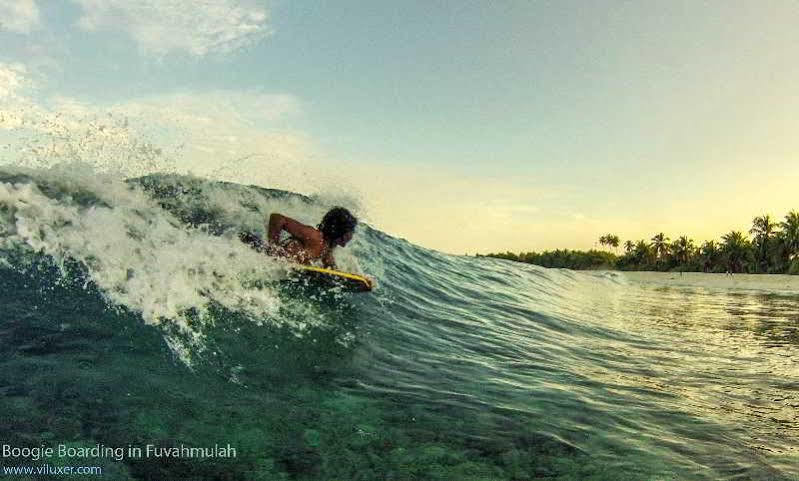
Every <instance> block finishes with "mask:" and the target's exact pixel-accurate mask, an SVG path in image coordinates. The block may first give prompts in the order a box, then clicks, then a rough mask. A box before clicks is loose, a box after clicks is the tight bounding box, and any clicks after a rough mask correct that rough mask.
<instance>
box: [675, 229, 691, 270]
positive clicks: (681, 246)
mask: <svg viewBox="0 0 799 481" xmlns="http://www.w3.org/2000/svg"><path fill="white" fill-rule="evenodd" d="M671 252H672V254H674V259H675V260H676V261H677V263H678V264H679V265H681V266H685V265H687V264H688V262H689V261H690V260H691V256H692V254H693V252H694V241H693V240H691V239H689V238H688V237H686V236H680V238H679V239H677V240H676V241H674V244H672V246H671Z"/></svg>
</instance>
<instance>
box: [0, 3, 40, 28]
mask: <svg viewBox="0 0 799 481" xmlns="http://www.w3.org/2000/svg"><path fill="white" fill-rule="evenodd" d="M40 26H41V23H40V20H39V7H38V6H37V5H36V2H35V1H34V0H0V31H2V30H8V31H10V32H14V33H30V32H31V30H34V29H36V28H39V27H40Z"/></svg>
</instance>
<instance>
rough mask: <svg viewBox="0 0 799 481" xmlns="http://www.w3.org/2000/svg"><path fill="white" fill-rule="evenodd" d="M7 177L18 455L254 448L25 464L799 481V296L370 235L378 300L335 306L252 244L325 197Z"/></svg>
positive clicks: (222, 471)
mask: <svg viewBox="0 0 799 481" xmlns="http://www.w3.org/2000/svg"><path fill="white" fill-rule="evenodd" d="M0 174H2V175H0V223H2V228H0V240H2V244H0V246H2V255H1V256H2V258H3V259H4V262H2V266H0V443H4V444H8V445H13V446H17V447H24V446H29V447H33V446H40V445H46V446H54V447H55V446H58V445H60V444H65V445H68V446H71V447H81V446H85V447H92V446H96V445H97V444H101V445H103V446H111V447H128V446H133V447H136V446H146V445H147V444H152V445H156V446H160V447H176V446H180V445H185V446H195V447H205V446H214V445H215V444H217V445H228V444H229V445H230V446H232V447H234V448H235V450H236V456H235V457H231V458H199V457H179V458H136V457H128V456H126V457H125V458H124V459H122V460H115V459H110V458H108V457H93V456H89V457H85V458H75V457H71V458H70V457H67V458H57V457H55V458H50V459H47V460H41V461H33V460H30V459H20V458H9V457H5V458H0V462H2V464H3V466H5V467H8V466H38V465H41V464H44V463H45V462H46V463H48V464H50V465H51V466H68V465H72V466H78V465H80V466H96V467H101V468H102V469H103V474H102V475H100V476H98V475H94V476H64V477H63V479H114V480H125V479H148V480H166V479H169V480H183V479H194V480H214V479H220V480H280V479H292V480H527V479H549V480H567V479H574V480H585V479H593V480H625V479H629V480H678V479H679V480H682V479H686V480H694V479H697V480H704V479H707V480H717V479H727V480H749V479H760V480H796V479H799V415H797V412H798V411H797V409H798V408H799V331H798V329H799V285H798V283H797V280H796V279H794V278H789V277H782V276H768V277H758V276H748V277H740V276H737V277H734V278H726V277H723V276H714V275H699V274H692V275H690V276H688V275H686V276H684V277H679V275H674V274H655V273H624V274H622V273H576V272H572V271H566V270H549V269H543V268H538V267H536V266H531V265H525V264H516V263H511V262H506V261H501V260H497V259H486V258H469V257H460V256H449V255H444V254H441V253H437V252H434V251H430V250H426V249H423V248H420V247H418V246H415V245H413V244H410V243H408V242H405V241H403V240H399V239H396V238H393V237H391V236H389V235H386V234H384V233H382V232H379V231H377V230H373V229H371V228H369V227H368V226H365V225H364V226H362V227H360V228H359V231H358V233H357V236H356V240H355V241H354V242H353V244H354V245H353V247H352V248H349V249H347V251H346V252H343V253H341V262H343V263H344V265H347V266H349V267H350V268H351V269H353V270H355V269H357V270H360V271H363V272H366V273H367V274H369V275H372V276H374V277H376V278H377V279H378V281H379V286H378V288H377V290H376V291H375V292H374V293H373V294H366V295H363V294H355V295H350V294H346V293H340V292H335V291H333V292H327V291H322V290H319V289H318V288H316V287H314V286H304V285H302V283H301V282H299V281H296V280H295V281H292V280H286V279H285V276H283V275H282V274H281V272H283V271H284V270H285V268H281V267H280V266H273V265H270V264H269V261H263V260H261V259H259V258H257V257H254V256H255V254H254V253H252V252H248V249H247V248H246V246H243V245H241V244H240V243H239V242H238V241H237V240H236V238H235V236H234V233H235V232H237V231H238V229H243V228H247V229H251V230H252V229H256V230H257V229H258V228H259V223H260V222H262V219H263V218H264V216H265V215H266V214H268V212H271V211H276V210H278V211H282V212H285V213H287V214H289V215H294V216H297V217H298V218H300V219H303V216H305V219H304V220H305V221H306V222H309V223H310V222H312V220H313V219H314V218H318V216H319V213H320V212H324V209H325V207H326V206H324V205H319V204H318V203H316V202H315V201H312V200H309V199H303V198H299V197H296V196H291V195H288V194H280V195H276V194H275V193H274V192H270V191H266V190H259V189H250V188H246V187H243V186H235V185H231V184H213V183H208V182H202V181H199V180H193V179H184V178H174V177H173V178H154V179H149V182H150V185H149V186H148V191H147V192H142V191H140V190H138V189H137V188H133V185H136V184H130V183H128V184H125V183H121V182H117V183H114V182H112V181H107V180H103V182H102V183H101V182H95V180H93V179H88V178H85V177H81V176H77V177H74V178H69V179H67V178H62V177H56V176H53V175H50V174H47V173H37V172H26V173H25V175H24V176H20V174H19V173H16V172H15V173H13V179H12V174H11V173H8V174H3V173H2V172H0ZM153 185H156V186H158V187H159V188H158V189H154V188H153ZM261 228H262V227H261ZM261 263H264V265H265V267H262V266H261ZM281 269H283V270H281ZM8 476H10V475H8ZM9 479H48V478H47V477H43V476H28V477H27V478H26V477H25V476H15V477H10V478H9ZM59 479H60V478H59Z"/></svg>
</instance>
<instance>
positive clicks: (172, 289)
mask: <svg viewBox="0 0 799 481" xmlns="http://www.w3.org/2000/svg"><path fill="white" fill-rule="evenodd" d="M4 170H5V171H6V172H10V171H11V170H9V169H4ZM13 172H14V173H18V174H22V175H24V176H27V177H28V178H30V179H31V180H30V181H25V180H20V181H16V182H15V183H9V182H0V225H1V226H2V229H0V246H2V247H5V248H12V247H20V246H23V247H26V248H29V249H31V250H34V251H40V252H43V253H44V254H47V255H49V256H51V257H52V258H53V259H54V260H55V261H56V262H57V263H59V264H60V265H62V266H63V265H64V263H65V262H66V261H67V260H68V259H74V260H77V261H79V262H80V263H82V264H83V265H84V266H85V267H86V269H87V271H88V275H89V277H90V279H91V281H93V282H94V283H95V284H96V285H97V286H98V287H99V289H100V290H101V292H102V293H103V294H104V295H105V296H106V298H107V299H108V300H109V301H110V302H111V303H113V304H116V305H120V306H125V307H127V308H129V309H131V310H134V311H137V312H139V313H141V316H142V317H143V319H144V320H145V322H147V323H150V324H160V323H162V322H164V321H165V320H170V321H172V322H175V323H176V324H177V325H178V327H180V328H181V329H182V330H183V331H184V332H186V333H189V334H191V335H192V336H194V337H195V338H199V337H201V334H200V332H199V331H197V330H196V329H194V328H192V327H190V323H189V319H188V317H189V314H188V312H191V313H192V314H191V315H192V316H199V318H200V319H201V320H202V319H203V318H204V316H205V315H206V314H207V310H208V308H209V306H210V305H211V304H212V303H216V304H218V305H221V306H223V307H224V308H227V309H230V310H233V311H236V312H238V313H244V314H246V315H247V316H249V317H251V318H252V319H254V320H256V321H259V320H263V319H266V318H270V319H275V318H276V317H275V316H276V315H277V314H278V310H279V308H280V301H279V298H278V296H277V294H276V292H275V291H274V289H273V288H272V287H269V285H270V281H273V280H277V279H280V278H282V277H285V275H286V272H287V268H286V267H287V264H286V263H285V262H282V261H279V260H276V259H272V258H268V257H265V256H263V255H261V254H259V253H257V252H255V251H253V250H252V249H250V248H248V247H247V246H245V245H244V244H242V243H240V242H238V241H237V240H235V241H234V238H233V235H232V234H231V235H229V236H215V235H211V234H209V233H207V232H206V231H204V230H203V229H200V228H190V227H187V226H186V225H185V224H183V223H181V222H180V221H179V220H178V219H177V218H176V217H174V216H173V215H172V214H170V213H169V212H167V211H166V210H164V209H163V208H161V206H159V205H158V204H157V203H156V202H154V201H153V200H152V199H150V198H149V197H148V196H147V194H146V193H144V192H143V191H142V190H140V188H138V187H134V186H133V185H131V184H129V183H125V182H123V181H122V180H121V179H120V178H114V177H112V176H108V175H98V174H96V173H94V172H91V171H89V172H87V171H83V170H81V169H69V170H68V169H65V168H59V169H54V170H49V171H31V170H27V169H14V170H13ZM53 192H59V193H60V194H58V195H54V194H53ZM241 192H242V193H241V195H242V196H244V195H247V194H246V190H242V191H241ZM86 196H92V197H94V198H95V199H94V200H92V201H88V202H87V201H80V200H79V199H81V198H85V197H86ZM211 197H213V195H212V196H211ZM251 197H253V198H252V199H250V200H253V199H254V196H252V195H251ZM206 199H207V198H206ZM214 199H215V200H214V201H213V202H214V206H213V207H215V208H218V209H226V210H227V212H226V213H224V214H222V217H227V220H229V221H233V222H241V223H242V225H251V226H252V225H254V224H256V223H257V222H259V221H260V222H263V213H264V212H268V211H269V210H270V209H276V208H277V207H282V208H283V210H284V211H285V210H288V211H293V210H295V209H298V208H299V206H298V205H296V203H294V202H290V201H289V202H286V203H284V205H282V206H277V205H273V204H274V203H272V202H261V203H260V204H258V205H256V209H255V210H254V211H251V212H248V213H246V214H245V213H243V212H242V209H241V207H240V206H239V208H238V209H236V208H235V203H236V202H238V201H239V200H240V199H231V198H228V197H226V196H224V195H222V194H219V195H218V196H217V197H215V198H214ZM237 217H238V218H237ZM253 281H264V282H260V283H258V284H257V285H258V286H259V287H253V286H254V285H255V284H253ZM313 322H314V319H313V318H306V319H305V320H304V323H305V324H308V323H313ZM294 327H297V328H298V329H301V328H302V327H304V326H294ZM196 340H199V339H196Z"/></svg>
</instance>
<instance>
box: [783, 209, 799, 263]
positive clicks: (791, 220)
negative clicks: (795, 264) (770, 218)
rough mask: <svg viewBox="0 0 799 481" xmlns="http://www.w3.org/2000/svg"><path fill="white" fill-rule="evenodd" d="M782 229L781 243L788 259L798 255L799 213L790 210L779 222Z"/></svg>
mask: <svg viewBox="0 0 799 481" xmlns="http://www.w3.org/2000/svg"><path fill="white" fill-rule="evenodd" d="M780 227H781V228H782V243H783V245H784V246H785V250H786V253H787V255H788V258H789V259H793V258H794V257H795V256H797V255H799V212H797V211H795V210H792V211H790V212H788V214H787V215H786V216H785V220H784V221H783V222H780Z"/></svg>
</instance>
